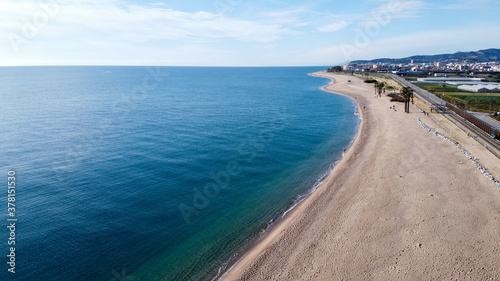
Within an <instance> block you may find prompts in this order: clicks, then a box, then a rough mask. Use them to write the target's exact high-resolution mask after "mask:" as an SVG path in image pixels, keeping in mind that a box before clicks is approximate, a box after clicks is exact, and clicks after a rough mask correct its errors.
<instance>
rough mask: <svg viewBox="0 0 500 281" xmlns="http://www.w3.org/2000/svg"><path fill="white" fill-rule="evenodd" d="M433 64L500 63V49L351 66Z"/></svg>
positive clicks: (387, 59)
mask: <svg viewBox="0 0 500 281" xmlns="http://www.w3.org/2000/svg"><path fill="white" fill-rule="evenodd" d="M412 60H413V63H431V62H437V61H442V62H457V61H462V60H465V61H467V62H469V63H475V62H492V61H497V62H500V49H496V48H490V49H484V50H479V51H471V52H456V53H453V54H438V55H415V56H411V57H405V58H398V59H391V58H379V59H374V60H355V61H351V62H350V63H351V64H366V63H373V64H377V63H394V64H398V63H411V61H412Z"/></svg>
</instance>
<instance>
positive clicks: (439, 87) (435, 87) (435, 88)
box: [418, 83, 467, 93]
mask: <svg viewBox="0 0 500 281" xmlns="http://www.w3.org/2000/svg"><path fill="white" fill-rule="evenodd" d="M418 86H419V87H420V88H424V89H426V90H427V91H429V92H432V93H440V92H467V91H464V90H460V89H459V88H458V86H457V85H451V84H427V83H419V84H418Z"/></svg>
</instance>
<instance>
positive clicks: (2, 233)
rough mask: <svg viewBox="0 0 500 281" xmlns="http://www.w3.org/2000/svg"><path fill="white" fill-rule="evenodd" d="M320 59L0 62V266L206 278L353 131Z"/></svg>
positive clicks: (294, 199) (348, 111)
mask: <svg viewBox="0 0 500 281" xmlns="http://www.w3.org/2000/svg"><path fill="white" fill-rule="evenodd" d="M325 68H326V67H253V68H252V67H157V66H38V67H37V66H33V67H0V104H1V108H0V129H1V132H0V175H1V178H2V180H1V181H0V182H2V185H3V187H2V188H1V190H3V191H2V192H0V194H2V195H1V196H0V212H1V228H0V229H1V230H0V252H1V255H0V256H1V257H0V261H1V262H0V264H1V266H0V271H1V272H0V280H37V281H39V280H42V281H44V280H47V281H58V280H65V281H67V280H103V281H110V280H116V281H119V280H136V281H137V280H148V281H149V280H153V281H155V280H217V279H218V278H219V277H220V276H221V274H222V273H223V272H224V271H225V270H226V269H227V267H228V266H229V265H230V264H231V262H233V261H234V259H235V258H236V257H237V256H238V255H239V254H241V253H242V252H243V251H245V250H246V249H247V247H248V245H249V244H250V243H251V242H252V241H254V240H255V239H258V238H259V237H261V236H262V235H264V234H265V233H266V231H267V230H269V228H270V227H272V225H273V224H274V223H276V222H277V221H279V220H280V219H281V218H282V217H283V215H284V214H285V213H286V212H288V211H290V210H291V209H293V208H294V206H296V205H297V204H298V203H300V202H301V201H302V200H304V198H306V197H307V196H308V195H309V194H311V193H312V192H313V191H314V190H315V189H316V188H317V187H318V185H319V184H320V183H321V182H322V181H323V180H324V179H325V177H326V176H327V175H328V174H329V173H331V171H332V168H333V166H334V165H335V163H336V162H338V161H339V160H340V159H341V158H342V155H343V152H344V150H345V149H347V148H348V147H349V146H350V145H351V144H352V142H353V140H354V139H355V137H356V134H357V131H358V128H359V124H360V119H359V117H358V115H357V109H356V105H355V103H354V102H353V101H352V100H351V99H349V98H347V97H345V96H341V95H336V94H332V93H329V92H326V91H323V90H322V89H321V87H322V86H325V85H327V84H328V83H330V81H329V80H328V79H325V78H318V77H312V76H310V75H308V74H309V73H312V72H316V71H320V70H323V69H325ZM13 181H14V182H15V184H14V185H10V186H9V184H10V183H11V182H13ZM12 186H14V187H12ZM9 187H11V188H9ZM11 190H14V192H12V191H11ZM9 192H10V193H9ZM12 193H14V194H15V195H13V194H12ZM8 203H11V204H10V205H9V204H8ZM8 208H11V209H8ZM12 226H14V227H12ZM12 241H13V242H12ZM12 268H14V269H12Z"/></svg>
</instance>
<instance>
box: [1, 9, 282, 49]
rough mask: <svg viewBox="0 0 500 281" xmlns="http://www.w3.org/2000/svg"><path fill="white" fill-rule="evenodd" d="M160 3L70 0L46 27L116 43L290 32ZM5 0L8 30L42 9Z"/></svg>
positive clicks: (256, 37)
mask: <svg viewBox="0 0 500 281" xmlns="http://www.w3.org/2000/svg"><path fill="white" fill-rule="evenodd" d="M49 3H50V1H49ZM54 3H55V2H54ZM159 4H160V3H155V4H154V5H149V6H145V7H143V6H137V5H125V4H123V3H121V2H119V1H110V2H109V1H95V0H86V1H68V2H65V4H63V5H62V6H60V10H59V12H58V13H57V15H56V16H54V17H53V18H50V22H48V24H47V26H46V28H45V29H47V30H48V29H50V34H52V36H53V37H52V38H51V39H53V40H57V41H61V39H63V38H67V39H69V40H71V39H70V38H73V39H78V38H85V37H87V38H89V39H93V40H104V41H113V42H115V41H124V40H125V41H127V42H146V41H157V40H160V41H161V40H179V39H181V40H187V41H189V40H192V41H193V42H196V41H200V40H211V39H235V40H241V41H249V42H272V41H275V40H277V39H279V38H280V37H281V36H282V35H284V34H287V32H288V29H287V27H285V26H284V25H283V24H279V23H268V22H256V21H249V20H243V19H234V18H229V17H222V16H220V15H218V14H214V13H209V12H203V11H201V12H194V13H188V12H182V11H176V10H172V9H167V8H164V7H163V6H162V5H159ZM2 5H3V6H4V7H2V8H3V9H2V11H1V13H0V15H1V16H2V18H3V19H5V17H4V16H6V17H7V16H8V21H7V22H8V25H7V24H2V25H1V26H0V33H4V34H5V33H9V32H10V33H12V32H14V33H21V32H22V29H23V25H24V23H23V20H24V19H28V20H30V19H31V18H32V17H33V16H34V15H35V13H43V9H42V8H41V6H40V4H39V3H37V2H36V1H26V2H14V1H4V2H2ZM45 35H49V34H45ZM68 36H69V37H68Z"/></svg>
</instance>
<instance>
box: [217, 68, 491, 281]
mask: <svg viewBox="0 0 500 281" xmlns="http://www.w3.org/2000/svg"><path fill="white" fill-rule="evenodd" d="M315 75H317V76H322V77H327V78H331V79H332V80H333V83H332V84H331V85H328V86H326V87H325V89H326V90H328V91H331V92H335V93H338V94H343V95H347V96H349V97H351V98H353V99H354V100H355V101H356V103H357V104H358V108H359V111H360V113H361V116H362V118H363V121H362V124H361V126H360V131H359V135H358V137H357V139H356V141H355V142H354V144H353V146H352V147H351V148H350V149H349V150H348V151H347V153H346V155H345V157H344V158H343V159H342V161H341V162H340V163H339V164H338V165H337V166H336V167H335V168H334V171H333V172H332V174H331V175H330V176H329V177H328V178H327V179H326V180H325V182H324V183H323V184H322V185H321V186H320V187H319V188H318V189H317V191H316V192H315V193H314V194H312V195H311V196H310V197H309V198H308V199H306V200H305V201H304V202H303V203H302V204H301V205H299V206H298V207H297V208H295V209H294V210H293V211H292V212H290V213H289V214H288V215H287V216H286V217H285V218H284V219H283V220H282V221H281V222H280V223H279V224H278V225H276V226H275V227H274V228H273V229H272V230H271V231H270V232H269V233H268V234H267V235H266V236H265V237H264V238H262V239H261V240H260V241H259V242H258V243H256V245H254V246H253V247H252V248H251V249H250V250H249V251H248V252H247V253H246V254H245V255H244V256H243V257H242V258H241V259H240V260H239V261H238V262H237V263H236V264H235V265H234V266H233V267H232V269H231V270H230V271H229V272H228V273H226V275H225V276H224V278H223V280H500V266H499V264H500V189H499V188H498V187H497V185H496V184H495V183H493V182H492V181H490V180H489V179H488V178H487V177H485V176H484V175H483V174H482V173H481V172H480V171H479V170H478V169H477V168H476V166H474V164H473V163H472V161H471V160H469V159H468V158H467V157H466V156H465V154H464V153H463V152H462V151H461V150H459V149H458V148H457V147H456V146H454V145H453V144H452V143H450V142H448V141H445V140H443V139H442V138H440V137H437V136H435V135H433V134H431V133H429V132H428V131H427V130H426V129H424V128H423V127H422V126H421V125H420V124H419V123H417V121H416V120H417V118H420V119H421V121H422V122H423V123H425V124H426V125H427V126H429V127H432V128H434V129H436V130H437V131H438V132H440V133H441V134H443V135H445V136H447V137H449V138H450V139H452V140H454V141H456V142H459V143H460V144H461V145H462V147H464V148H465V149H467V150H468V151H469V152H470V153H471V154H472V155H474V156H475V157H477V162H479V163H480V164H481V165H482V166H483V167H485V168H487V169H488V170H489V171H490V173H491V174H492V175H493V176H494V177H495V178H497V179H500V160H499V159H498V158H497V157H496V156H494V155H493V154H491V153H490V152H489V151H487V150H486V149H485V148H484V147H482V146H481V145H479V144H478V143H477V142H476V141H474V140H473V139H472V138H470V137H467V135H466V133H465V132H463V131H461V130H460V129H458V128H457V127H456V126H454V125H453V124H452V123H450V122H449V121H447V120H446V119H444V117H442V116H440V115H437V114H430V115H429V116H425V115H424V114H422V113H421V111H420V110H419V109H418V108H417V107H416V106H415V105H412V106H411V108H410V114H405V113H404V105H403V104H402V103H391V102H390V98H389V97H387V96H385V95H384V94H383V95H382V97H375V95H374V88H373V85H372V84H366V83H364V82H363V80H361V79H359V78H356V77H353V76H344V75H335V74H332V73H326V72H321V73H316V74H315ZM348 80H350V82H349V81H348ZM416 104H419V105H420V106H421V107H424V106H425V105H423V104H422V103H419V102H417V103H416ZM393 105H395V106H396V110H393V109H391V108H390V107H391V106H393ZM424 110H425V109H424Z"/></svg>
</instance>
